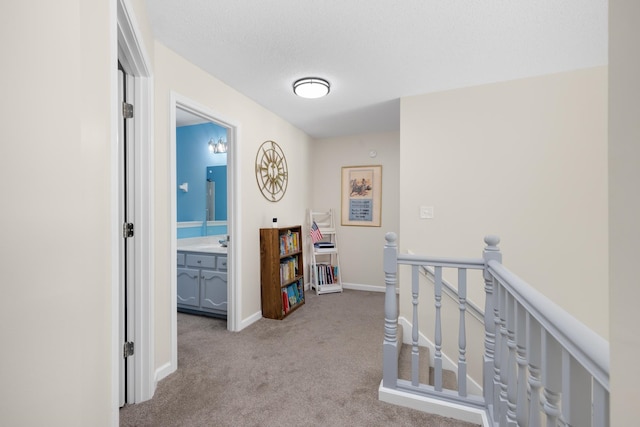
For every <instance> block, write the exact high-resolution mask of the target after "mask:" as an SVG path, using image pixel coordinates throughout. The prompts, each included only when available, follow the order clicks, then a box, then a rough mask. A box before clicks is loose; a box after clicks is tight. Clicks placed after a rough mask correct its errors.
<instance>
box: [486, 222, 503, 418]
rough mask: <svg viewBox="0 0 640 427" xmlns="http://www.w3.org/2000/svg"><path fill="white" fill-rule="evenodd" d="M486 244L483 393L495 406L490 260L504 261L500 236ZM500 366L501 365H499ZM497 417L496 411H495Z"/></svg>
mask: <svg viewBox="0 0 640 427" xmlns="http://www.w3.org/2000/svg"><path fill="white" fill-rule="evenodd" d="M484 242H485V244H486V246H485V248H484V251H483V252H482V258H483V259H484V272H483V277H484V291H485V306H484V358H483V362H484V364H483V368H484V369H483V371H482V376H483V382H482V386H483V394H484V399H485V403H486V405H487V407H489V406H491V407H493V408H494V411H495V405H496V404H497V403H498V402H495V401H494V397H495V394H494V389H493V387H494V369H495V366H496V364H495V362H496V360H495V358H496V357H498V356H499V353H498V354H497V353H496V351H495V349H496V324H495V318H494V309H495V308H497V307H495V296H494V292H495V291H496V289H494V285H493V276H491V274H490V273H489V268H488V265H489V261H492V260H495V261H497V262H500V263H501V262H502V254H501V253H500V249H499V248H498V243H500V238H499V237H498V236H493V235H489V236H486V237H485V238H484ZM498 366H499V365H498ZM494 419H495V412H494Z"/></svg>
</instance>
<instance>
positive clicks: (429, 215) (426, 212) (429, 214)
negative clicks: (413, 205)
mask: <svg viewBox="0 0 640 427" xmlns="http://www.w3.org/2000/svg"><path fill="white" fill-rule="evenodd" d="M420 219H433V206H420Z"/></svg>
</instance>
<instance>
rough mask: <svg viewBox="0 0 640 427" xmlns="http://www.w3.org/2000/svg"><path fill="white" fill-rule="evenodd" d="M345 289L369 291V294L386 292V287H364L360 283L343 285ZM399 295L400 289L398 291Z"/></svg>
mask: <svg viewBox="0 0 640 427" xmlns="http://www.w3.org/2000/svg"><path fill="white" fill-rule="evenodd" d="M342 287H343V288H344V289H353V290H354V291H368V292H385V291H386V288H385V287H384V286H374V285H363V284H360V283H342ZM396 293H398V289H396Z"/></svg>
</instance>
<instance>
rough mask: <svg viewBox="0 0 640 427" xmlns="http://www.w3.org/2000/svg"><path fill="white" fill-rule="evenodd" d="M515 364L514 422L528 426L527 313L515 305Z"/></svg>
mask: <svg viewBox="0 0 640 427" xmlns="http://www.w3.org/2000/svg"><path fill="white" fill-rule="evenodd" d="M515 308H516V362H517V363H518V392H517V399H516V420H517V421H518V425H519V426H521V427H526V426H527V425H528V419H529V411H528V405H529V400H528V398H527V320H526V319H527V312H526V310H525V308H524V307H523V306H521V305H520V304H516V307H515Z"/></svg>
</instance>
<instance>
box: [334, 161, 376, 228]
mask: <svg viewBox="0 0 640 427" xmlns="http://www.w3.org/2000/svg"><path fill="white" fill-rule="evenodd" d="M340 216H341V224H342V225H351V226H362V227H380V226H381V225H382V221H381V219H382V165H364V166H343V167H342V180H341V215H340Z"/></svg>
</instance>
